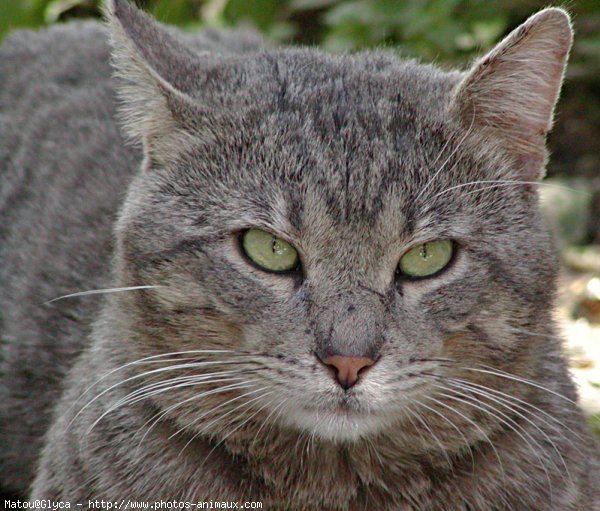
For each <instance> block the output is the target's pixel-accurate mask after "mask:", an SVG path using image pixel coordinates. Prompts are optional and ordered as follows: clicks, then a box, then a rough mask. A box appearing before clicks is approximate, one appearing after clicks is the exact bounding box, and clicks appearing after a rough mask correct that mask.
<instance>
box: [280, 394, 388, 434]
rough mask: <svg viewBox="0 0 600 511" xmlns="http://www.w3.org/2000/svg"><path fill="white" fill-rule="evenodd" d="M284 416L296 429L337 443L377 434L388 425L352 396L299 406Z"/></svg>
mask: <svg viewBox="0 0 600 511" xmlns="http://www.w3.org/2000/svg"><path fill="white" fill-rule="evenodd" d="M282 417H283V418H284V421H285V422H286V423H287V425H288V426H290V427H293V428H294V429H300V430H301V431H304V432H307V433H310V434H316V435H318V436H320V437H321V438H323V439H325V440H330V441H335V442H342V441H357V440H359V439H360V438H363V437H365V436H368V435H372V434H375V433H378V432H379V431H381V430H382V429H383V428H384V426H385V424H386V422H387V421H386V420H385V418H384V417H382V416H381V415H379V414H377V413H373V412H372V411H367V410H365V408H364V405H362V404H361V403H360V401H359V400H358V399H357V398H356V397H355V396H353V395H343V396H340V397H339V398H336V399H334V400H331V401H327V402H322V403H305V404H303V405H301V406H298V403H296V406H293V407H290V408H289V409H288V410H287V413H285V414H282Z"/></svg>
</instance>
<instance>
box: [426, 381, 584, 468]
mask: <svg viewBox="0 0 600 511" xmlns="http://www.w3.org/2000/svg"><path fill="white" fill-rule="evenodd" d="M436 376H437V375H436ZM438 378H441V377H439V376H438ZM448 380H450V381H454V382H457V383H462V384H464V385H468V386H470V387H475V388H479V389H482V390H483V391H485V392H490V393H492V394H495V395H497V396H502V397H503V398H505V399H507V400H510V401H511V405H512V406H515V407H518V408H519V409H521V410H523V411H525V412H528V413H531V414H532V415H536V417H537V419H538V420H540V421H542V422H543V423H544V424H546V425H547V426H548V427H550V428H553V429H555V430H558V431H560V429H559V428H557V426H556V425H558V426H560V428H563V429H565V430H567V431H568V432H569V433H571V434H572V435H574V436H576V437H577V438H579V439H580V440H583V437H582V436H581V435H580V434H579V433H577V432H576V431H574V430H573V429H571V428H570V427H569V426H567V425H566V424H565V423H564V422H562V421H559V420H558V419H557V418H556V417H553V416H552V415H550V414H549V413H548V412H546V411H545V410H542V409H541V408H539V407H537V406H534V405H532V404H531V403H529V402H527V401H525V400H523V399H519V398H518V397H515V396H512V395H510V394H506V393H505V392H502V391H500V390H497V389H493V388H491V387H487V386H485V385H481V384H479V383H475V382H471V381H468V380H461V379H459V378H448ZM498 399H501V398H500V397H499V398H498ZM512 401H516V402H517V403H520V404H519V405H517V404H514V403H512ZM527 408H531V409H532V410H533V411H531V410H527ZM535 412H537V413H539V414H542V415H544V416H545V417H547V418H548V419H550V420H551V421H552V422H554V423H555V424H556V425H554V424H552V423H550V422H548V421H547V420H545V419H543V418H542V417H539V415H537V414H536V413H535ZM565 438H568V437H565ZM569 441H570V442H571V443H572V445H573V447H575V448H576V449H578V447H577V446H576V444H574V443H573V442H572V441H571V440H570V439H569ZM579 453H580V454H581V455H582V456H583V453H581V451H579Z"/></svg>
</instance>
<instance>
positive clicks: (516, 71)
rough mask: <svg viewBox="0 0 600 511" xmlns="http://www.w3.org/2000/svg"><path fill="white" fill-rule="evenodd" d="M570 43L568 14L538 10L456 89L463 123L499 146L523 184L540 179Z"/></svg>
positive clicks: (477, 63) (570, 32)
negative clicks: (516, 169) (510, 161)
mask: <svg viewBox="0 0 600 511" xmlns="http://www.w3.org/2000/svg"><path fill="white" fill-rule="evenodd" d="M572 39H573V32H572V29H571V23H570V19H569V16H568V14H567V13H566V12H565V11H563V10H562V9H557V8H549V9H544V10H542V11H540V12H538V13H537V14H535V15H534V16H531V17H530V18H529V19H528V20H527V21H526V22H525V23H523V24H522V25H521V26H520V27H518V28H517V29H515V30H514V31H513V32H511V33H510V34H509V35H508V36H507V37H506V38H505V39H504V40H503V41H502V42H500V43H499V44H498V45H497V46H496V47H495V48H494V49H493V50H492V51H491V52H489V53H488V54H487V55H486V56H485V57H483V58H482V59H480V60H479V61H477V62H476V63H475V65H474V66H473V67H472V68H471V70H470V71H469V72H468V73H467V74H466V76H465V78H464V79H463V81H462V82H461V83H460V84H459V86H458V88H457V89H456V94H455V97H454V101H453V107H454V108H456V109H457V110H458V113H459V115H460V116H461V118H462V121H463V122H464V123H465V125H467V127H471V129H473V130H478V132H479V133H482V132H483V134H485V135H487V139H488V140H489V141H493V143H500V145H501V146H503V147H504V148H505V149H506V150H507V151H508V152H509V154H510V155H511V156H513V157H514V160H515V162H516V164H517V165H518V166H519V168H520V169H521V174H522V177H523V179H525V180H534V179H540V178H541V177H543V174H544V169H545V164H546V160H547V150H546V147H545V141H546V134H547V133H548V131H549V130H550V128H551V127H552V118H553V111H554V105H555V104H556V101H557V99H558V94H559V91H560V87H561V84H562V80H563V75H564V71H565V66H566V62H567V58H568V55H569V50H570V48H571V43H572Z"/></svg>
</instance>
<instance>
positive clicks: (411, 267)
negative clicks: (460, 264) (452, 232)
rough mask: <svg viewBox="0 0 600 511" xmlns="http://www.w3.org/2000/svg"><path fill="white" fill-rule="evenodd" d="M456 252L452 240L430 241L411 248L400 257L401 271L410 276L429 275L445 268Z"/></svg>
mask: <svg viewBox="0 0 600 511" xmlns="http://www.w3.org/2000/svg"><path fill="white" fill-rule="evenodd" d="M453 252H454V245H453V243H452V241H450V240H435V241H428V242H427V243H423V244H421V245H418V246H416V247H414V248H412V249H410V250H409V251H408V252H406V254H404V255H403V256H402V258H401V259H400V263H399V264H398V269H399V271H400V273H402V274H404V275H407V276H409V277H415V278H419V277H428V276H429V275H433V274H434V273H437V272H438V271H440V270H442V269H443V268H445V267H446V266H447V265H448V263H449V262H450V260H451V259H452V254H453Z"/></svg>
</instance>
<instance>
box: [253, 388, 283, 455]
mask: <svg viewBox="0 0 600 511" xmlns="http://www.w3.org/2000/svg"><path fill="white" fill-rule="evenodd" d="M288 400H289V398H286V399H284V400H283V401H281V402H280V403H279V404H278V405H276V406H275V407H274V408H273V409H272V410H271V412H269V415H267V416H266V417H265V419H264V420H263V422H262V424H261V425H260V427H259V428H258V430H257V431H256V434H255V435H254V439H253V440H252V443H251V444H250V445H251V448H252V449H254V445H255V443H256V441H257V439H258V435H259V434H260V432H261V431H262V429H263V428H264V427H265V424H267V423H268V422H269V419H270V418H271V417H272V416H273V415H274V414H275V412H276V411H277V410H278V409H279V408H281V407H282V406H283V405H284V403H286V402H287V401H288ZM275 401H277V398H275V399H272V400H271V401H270V402H269V406H271V404H272V403H274V402H275Z"/></svg>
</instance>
